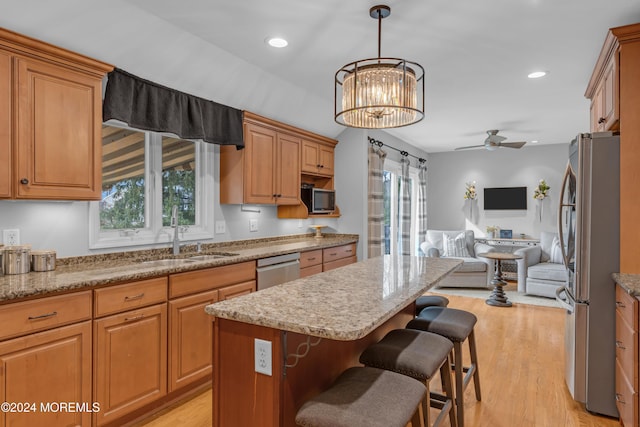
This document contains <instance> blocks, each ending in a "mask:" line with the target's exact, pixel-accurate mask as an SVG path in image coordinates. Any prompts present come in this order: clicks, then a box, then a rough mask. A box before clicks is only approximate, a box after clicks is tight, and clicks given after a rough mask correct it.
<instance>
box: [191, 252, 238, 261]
mask: <svg viewBox="0 0 640 427" xmlns="http://www.w3.org/2000/svg"><path fill="white" fill-rule="evenodd" d="M236 255H238V254H232V253H230V252H215V253H211V254H206V255H196V256H192V257H189V259H191V260H194V261H208V260H210V259H218V258H225V257H229V256H236Z"/></svg>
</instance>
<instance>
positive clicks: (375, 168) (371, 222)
mask: <svg viewBox="0 0 640 427" xmlns="http://www.w3.org/2000/svg"><path fill="white" fill-rule="evenodd" d="M386 156H387V153H386V152H385V151H384V150H382V149H380V148H374V147H373V146H370V147H369V177H368V184H369V185H368V208H367V209H368V229H369V230H368V231H369V232H368V242H367V257H368V258H373V257H377V256H380V255H382V254H383V253H384V240H383V228H382V227H383V220H384V209H383V196H384V193H383V191H384V190H383V185H382V174H383V172H384V159H385V157H386Z"/></svg>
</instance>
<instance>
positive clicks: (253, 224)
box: [249, 219, 258, 231]
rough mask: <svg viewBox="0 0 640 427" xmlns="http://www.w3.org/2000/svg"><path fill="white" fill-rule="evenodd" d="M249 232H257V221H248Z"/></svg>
mask: <svg viewBox="0 0 640 427" xmlns="http://www.w3.org/2000/svg"><path fill="white" fill-rule="evenodd" d="M249 231H258V220H257V219H250V220H249Z"/></svg>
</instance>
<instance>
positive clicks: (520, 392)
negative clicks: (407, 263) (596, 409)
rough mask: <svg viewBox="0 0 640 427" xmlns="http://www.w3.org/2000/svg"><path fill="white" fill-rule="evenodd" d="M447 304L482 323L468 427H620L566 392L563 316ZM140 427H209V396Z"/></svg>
mask: <svg viewBox="0 0 640 427" xmlns="http://www.w3.org/2000/svg"><path fill="white" fill-rule="evenodd" d="M448 298H449V300H450V304H449V307H453V308H460V309H463V310H468V311H471V312H473V313H474V314H475V315H476V316H477V317H478V323H477V325H476V342H477V345H478V357H479V367H480V369H479V370H480V382H481V386H482V401H481V402H477V401H476V400H475V396H474V393H473V386H472V385H471V384H470V386H469V387H468V388H467V391H466V393H465V397H464V401H465V425H466V427H529V426H536V427H537V426H539V427H619V426H620V424H619V423H618V421H617V420H614V419H611V418H605V417H600V416H595V415H591V414H589V413H588V412H586V411H585V409H584V405H582V404H578V403H576V402H575V401H574V400H573V399H572V398H571V396H570V395H569V393H568V391H567V388H566V386H565V384H564V316H565V312H564V310H561V309H557V308H547V307H536V306H531V305H514V306H513V307H511V308H499V307H491V306H488V305H486V304H485V303H484V300H482V299H474V298H464V297H454V296H450V297H448ZM465 347H467V346H466V345H465ZM465 357H466V356H465ZM432 384H434V385H436V384H439V381H437V380H434V381H433V382H432ZM434 388H437V386H434ZM434 415H435V414H434ZM446 425H448V423H447V424H446ZM139 426H140V427H141V426H145V427H165V426H166V427H175V426H188V427H205V426H206V427H209V426H211V391H210V390H209V391H206V392H204V393H202V394H200V395H198V396H196V397H194V398H193V399H191V400H189V401H187V402H185V403H182V404H180V405H179V406H177V407H175V408H173V409H169V410H167V411H165V412H163V413H161V414H159V415H158V416H156V417H155V418H153V419H151V420H148V421H147V422H146V423H143V424H140V425H139Z"/></svg>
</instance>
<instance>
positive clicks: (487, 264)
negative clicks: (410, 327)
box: [420, 230, 495, 288]
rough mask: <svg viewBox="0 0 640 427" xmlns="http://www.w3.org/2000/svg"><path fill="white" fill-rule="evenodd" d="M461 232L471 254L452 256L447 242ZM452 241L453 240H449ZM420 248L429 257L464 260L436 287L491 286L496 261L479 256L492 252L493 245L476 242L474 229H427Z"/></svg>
mask: <svg viewBox="0 0 640 427" xmlns="http://www.w3.org/2000/svg"><path fill="white" fill-rule="evenodd" d="M460 234H463V235H464V245H465V247H466V250H467V253H468V255H469V256H466V257H465V256H450V255H448V254H447V253H446V252H447V251H446V250H445V249H446V248H445V246H446V242H447V240H448V239H454V240H455V238H456V237H458V236H460ZM448 241H449V242H451V240H448ZM420 249H421V250H422V252H423V253H424V254H425V255H426V256H428V257H450V258H459V259H462V260H463V261H464V262H463V264H462V265H461V266H460V267H458V269H457V270H455V271H454V272H453V273H451V274H449V276H447V277H445V278H444V279H443V280H442V281H441V282H440V283H439V284H438V285H437V286H436V287H441V288H449V287H451V288H490V287H491V279H492V278H493V274H494V269H495V261H493V260H490V259H487V258H481V257H477V256H476V255H477V254H479V253H483V252H491V251H493V250H494V248H493V246H490V245H487V244H485V243H476V242H475V240H474V234H473V231H472V230H427V240H426V241H424V242H422V243H421V244H420Z"/></svg>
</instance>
